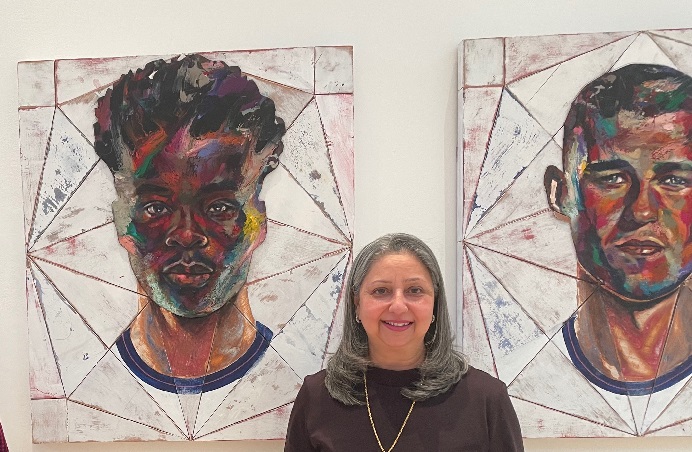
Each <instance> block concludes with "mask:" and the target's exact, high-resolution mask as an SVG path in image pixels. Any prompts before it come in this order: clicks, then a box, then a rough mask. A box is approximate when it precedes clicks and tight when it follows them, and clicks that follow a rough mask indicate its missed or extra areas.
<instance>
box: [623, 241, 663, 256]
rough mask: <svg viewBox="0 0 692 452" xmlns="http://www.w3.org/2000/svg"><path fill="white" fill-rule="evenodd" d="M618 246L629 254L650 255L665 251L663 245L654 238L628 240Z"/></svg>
mask: <svg viewBox="0 0 692 452" xmlns="http://www.w3.org/2000/svg"><path fill="white" fill-rule="evenodd" d="M617 248H618V249H619V250H620V251H622V252H625V253H627V254H631V255H633V256H639V257H648V256H652V255H654V254H657V253H660V252H661V251H663V245H661V244H660V243H658V242H654V241H652V240H628V241H626V242H624V243H621V244H620V245H617Z"/></svg>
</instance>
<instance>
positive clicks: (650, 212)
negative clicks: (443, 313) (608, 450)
mask: <svg viewBox="0 0 692 452" xmlns="http://www.w3.org/2000/svg"><path fill="white" fill-rule="evenodd" d="M691 46H692V31H690V30H654V31H641V32H621V33H596V34H581V35H555V36H533V37H500V38H491V39H476V40H468V41H464V42H463V43H462V44H461V45H460V48H459V92H458V96H459V147H458V149H459V159H458V160H459V165H460V168H459V174H460V176H459V177H460V180H459V183H458V187H459V196H458V199H459V204H458V225H459V228H458V229H459V237H458V248H459V262H458V277H459V281H460V295H461V296H460V299H461V301H460V303H461V305H462V306H461V309H462V316H461V321H460V324H459V325H458V328H459V331H458V335H459V337H460V338H462V343H463V350H464V352H465V353H466V354H467V355H468V356H469V357H470V361H471V364H472V365H474V366H475V367H478V368H480V369H482V370H484V371H486V372H488V373H490V374H492V375H494V376H496V377H498V378H500V379H501V380H503V381H504V382H505V383H506V384H507V386H508V389H509V393H510V395H511V397H512V400H513V403H514V406H515V408H516V410H517V413H518V416H519V419H520V421H521V424H522V429H523V433H524V435H525V436H527V437H564V436H567V437H625V436H649V435H671V436H681V435H682V436H685V435H689V434H690V432H691V430H690V426H691V425H692V410H691V409H690V407H689V405H687V402H686V401H688V400H689V397H690V394H692V383H690V373H691V372H692V367H691V366H690V364H691V363H690V353H691V352H692V350H691V347H690V340H691V338H692V335H691V334H690V329H689V328H688V327H686V326H680V325H688V324H690V320H691V318H690V315H692V314H690V310H689V306H690V304H691V303H692V300H690V298H689V288H688V287H687V286H688V284H689V280H688V278H687V277H688V276H689V265H688V262H687V260H686V251H684V250H685V249H686V248H685V247H686V246H687V244H688V243H689V225H687V226H683V227H680V228H677V229H676V227H677V226H674V225H673V222H672V220H671V218H682V217H687V216H688V215H689V212H690V210H689V206H688V205H687V204H686V202H687V199H688V196H689V193H690V187H691V186H692V179H691V178H690V175H691V174H690V173H689V172H688V171H687V170H688V169H689V168H687V166H686V165H687V162H689V161H690V158H692V152H691V151H690V146H689V143H690V141H689V139H690V135H689V128H688V127H687V126H680V128H679V129H677V127H678V125H679V124H682V123H683V122H686V121H687V119H686V118H687V115H688V113H687V111H688V107H689V105H690V101H689V94H690V91H689V89H688V88H687V87H688V86H689V79H686V78H684V76H681V75H679V73H682V74H687V75H689V74H690V73H691V71H692V47H691ZM644 66H646V67H644ZM642 67H644V69H642ZM639 71H650V72H651V71H653V72H656V73H663V72H665V73H666V74H676V75H674V76H670V77H668V78H665V77H664V78H659V79H658V80H665V81H645V82H641V83H639V82H632V83H634V85H633V86H634V88H631V86H632V85H628V86H630V88H629V89H630V92H628V93H625V94H618V95H619V96H620V95H621V96H622V97H612V98H611V99H616V100H615V103H618V102H619V103H620V104H623V102H624V103H626V102H630V98H631V96H632V92H631V90H632V89H634V92H635V94H636V95H639V98H636V96H635V98H634V101H631V102H630V103H632V102H633V103H634V104H637V103H638V102H640V101H641V103H642V105H644V103H646V102H650V104H646V105H655V103H656V102H658V103H659V104H661V105H662V102H664V100H665V99H662V97H661V96H663V97H665V95H666V94H665V93H664V92H668V91H666V90H669V89H670V90H671V91H670V92H671V93H672V92H675V93H676V94H679V95H680V97H679V98H678V100H676V102H675V105H673V104H672V103H670V102H666V106H665V107H662V108H665V111H663V110H661V112H659V113H655V114H654V113H651V114H650V113H648V112H646V111H643V110H642V111H639V110H637V112H635V113H631V118H630V119H631V120H632V121H634V122H636V124H637V127H638V128H637V127H634V126H631V125H628V124H627V123H626V120H625V119H624V115H625V114H624V113H617V114H616V116H615V117H614V118H610V119H608V118H606V116H607V115H606V113H602V111H601V110H599V109H603V108H605V107H603V105H602V104H603V103H606V102H611V101H610V100H608V101H606V100H604V97H598V96H599V91H601V90H606V88H608V84H609V83H610V82H611V81H613V80H615V81H614V82H613V83H620V80H621V78H620V77H624V76H622V74H624V73H635V74H638V73H639ZM676 71H679V72H676ZM604 74H606V75H604ZM612 74H615V75H612ZM638 76H639V75H637V77H638ZM601 77H603V78H601ZM661 77H663V76H661ZM594 81H595V82H594ZM592 82H594V83H592ZM623 83H624V82H623ZM589 84H592V85H591V88H590V89H591V91H588V92H587V93H586V94H580V93H583V92H582V89H584V88H585V87H587V85H589ZM664 84H667V85H666V86H665V87H664V86H663V85H664ZM623 86H624V85H623ZM623 90H624V91H627V90H626V89H624V88H623ZM656 90H659V91H656ZM644 91H646V92H647V93H650V92H656V93H659V94H657V96H658V97H657V98H656V99H647V98H645V97H646V95H648V94H644ZM637 93H638V94H637ZM661 93H664V94H661ZM578 96H581V98H580V99H581V100H580V101H579V102H581V104H580V105H581V106H580V107H578V108H584V109H586V110H587V113H583V114H584V115H586V117H587V118H591V116H589V115H590V114H591V113H589V112H591V111H592V110H593V111H598V114H601V116H598V117H597V119H596V120H594V122H595V124H596V125H595V126H593V124H591V125H589V127H595V128H596V129H598V127H600V126H601V125H603V124H606V123H607V124H608V125H609V126H611V129H609V130H608V131H606V130H605V129H598V130H600V131H601V132H603V134H604V135H603V136H607V138H603V136H601V135H598V133H600V132H597V133H595V138H593V139H592V141H588V140H584V142H580V141H578V140H576V139H575V140H573V141H570V140H571V138H569V137H574V136H581V135H579V134H582V133H585V132H584V130H585V129H586V128H587V126H574V121H576V120H575V119H574V117H575V116H578V115H579V114H582V113H579V111H580V110H578V108H577V107H574V108H572V105H573V102H575V103H578V101H577V100H576V99H577V98H578ZM627 96H630V97H627ZM594 99H596V100H594ZM623 99H625V100H624V101H623ZM599 102H600V103H601V104H598V103H599ZM620 104H618V105H617V106H616V107H613V108H615V109H616V111H625V110H624V108H625V107H624V106H622V105H620ZM583 105H586V107H582V106H583ZM621 107H622V108H623V110H618V109H619V108H621ZM635 107H636V105H635ZM635 107H632V109H633V110H636V108H635ZM628 108H629V107H628ZM644 108H645V107H642V109H644ZM646 108H649V107H646ZM652 108H653V107H652ZM589 109H591V110H589ZM568 113H569V114H568ZM628 114H629V113H628ZM595 115H596V113H594V117H595ZM618 115H619V116H618ZM570 118H571V119H570ZM604 118H606V119H608V120H607V121H606V119H604ZM681 118H683V119H681ZM599 121H601V122H599ZM608 121H610V122H608ZM644 123H646V125H644ZM568 125H569V127H570V128H569V130H568V131H566V130H565V129H566V128H567V127H568ZM673 129H676V130H678V131H679V132H680V135H679V136H676V137H673V136H672V135H671V134H669V133H668V132H663V134H661V135H656V137H654V135H648V136H647V137H644V134H645V132H644V131H645V130H647V131H654V132H656V133H657V132H658V131H663V130H666V131H667V130H673ZM623 131H627V132H628V133H629V135H628V137H630V138H632V137H635V138H636V140H634V139H632V140H630V141H623V140H622V137H623V136H624V134H625V133H624V132H623ZM568 132H569V133H568ZM647 133H648V132H647ZM566 134H568V139H567V140H565V139H564V138H565V136H566ZM635 141H636V142H635ZM566 143H567V144H566ZM573 143H574V149H575V150H576V149H579V150H581V149H582V147H583V149H584V152H585V154H584V156H583V160H580V161H578V162H577V165H576V166H575V168H574V171H573V172H571V173H570V172H569V165H570V162H572V160H573V159H574V155H573V154H571V153H570V152H572V153H574V152H578V151H573V150H571V149H572V148H571V147H570V146H571V144H573ZM673 143H675V144H673ZM580 146H581V147H580ZM599 153H600V154H599ZM604 155H605V157H604ZM597 156H598V157H597ZM614 156H620V157H617V158H616V157H614ZM599 159H600V161H598V160H599ZM645 160H646V162H647V163H644V161H645ZM597 161H598V162H597ZM603 162H605V163H603ZM613 162H617V163H613ZM652 162H653V163H652ZM667 162H668V163H670V165H668V166H666V165H665V164H666V163H667ZM596 163H599V164H602V168H600V169H599V168H598V165H597V164H596ZM646 165H649V166H646ZM605 167H608V168H609V169H608V171H609V173H608V174H605V173H603V172H602V170H603V168H605ZM664 167H665V168H666V171H667V170H670V169H672V168H675V171H674V174H673V173H665V174H664V173H663V172H662V171H663V168H664ZM548 168H554V169H555V171H552V170H551V171H552V172H551V171H548ZM594 174H596V175H598V178H596V179H594V178H595V177H596V176H594ZM560 175H563V176H564V179H560ZM570 177H572V179H570ZM588 177H592V179H588ZM570 184H571V185H570ZM628 184H629V185H628ZM566 186H571V187H576V188H574V190H573V192H569V191H564V190H566V189H564V187H566ZM623 187H624V188H623ZM633 187H634V188H633ZM557 188H562V189H563V191H562V192H560V191H559V190H557ZM616 188H617V189H618V190H620V189H622V190H625V191H627V193H628V194H626V195H625V194H622V196H621V195H618V194H616V193H615V189H616ZM606 191H607V195H604V196H603V197H600V198H594V196H595V195H594V193H600V194H602V193H604V192H606ZM623 193H624V192H623ZM551 196H552V198H551ZM570 196H572V197H573V198H570ZM670 196H675V197H677V198H676V199H678V201H676V203H675V204H674V205H668V204H665V202H666V201H665V200H666V199H669V197H670ZM567 198H569V199H567ZM570 200H571V201H570ZM594 200H595V201H594ZM641 201H644V203H643V204H642V203H641ZM569 202H572V204H569ZM611 202H612V203H614V204H613V205H615V204H617V203H618V202H619V203H620V205H621V206H624V207H621V212H620V214H619V215H620V216H619V217H618V216H617V215H615V213H613V212H615V210H614V209H613V208H612V206H611V205H610V204H608V203H611ZM566 205H571V206H572V207H573V209H572V210H570V209H569V208H566V207H565V206H566ZM561 208H562V210H561ZM599 209H600V210H599ZM609 209H610V210H609ZM623 209H624V210H623ZM606 211H607V212H610V213H612V215H611V216H609V217H608V216H606V215H605V214H604V213H603V212H606ZM622 212H624V213H622ZM642 214H644V217H642ZM630 217H631V218H630ZM630 219H631V220H632V221H631V222H629V223H627V225H625V223H626V222H627V221H629V220H630ZM580 222H581V223H580ZM682 223H684V221H683V222H682ZM682 223H681V224H682ZM583 224H588V225H592V226H593V230H596V231H597V234H596V233H595V234H594V236H595V237H596V239H595V240H596V242H598V243H597V244H596V245H594V246H593V247H592V248H588V249H587V248H585V247H584V246H585V245H584V243H585V242H584V240H582V239H581V233H580V232H579V231H580V227H581V226H580V225H583ZM608 227H609V228H610V231H611V232H612V234H613V235H616V236H617V240H619V242H616V246H614V247H613V248H612V249H611V250H610V251H604V250H603V249H604V248H605V247H606V245H607V243H606V241H607V236H606V235H605V234H601V231H602V230H604V229H606V228H608ZM664 236H665V238H663V237H664ZM598 240H600V242H599V241H598ZM674 244H677V245H674ZM676 246H677V248H676ZM674 248H675V250H673V249H674ZM613 250H614V251H613ZM671 250H672V251H671ZM589 252H591V254H589ZM618 253H620V254H618ZM666 253H668V254H666ZM664 254H665V256H666V257H665V258H664V257H662V256H663V255H664ZM621 255H623V256H625V257H623V259H627V262H628V263H629V264H631V265H630V267H636V266H639V268H641V269H642V270H641V271H640V273H636V272H635V273H632V274H631V275H630V273H627V272H629V267H628V268H624V266H620V267H618V263H617V262H616V261H617V258H618V257H617V256H621ZM655 259H660V261H655ZM589 261H591V263H590V264H589V263H588V262H589ZM673 261H675V262H677V264H679V265H677V266H676V268H675V270H674V271H672V270H671V271H669V272H668V273H666V271H667V270H666V269H667V268H668V266H669V265H670V264H671V262H673ZM604 269H607V270H609V272H610V273H608V271H605V270H604ZM599 272H600V273H599ZM613 274H615V276H612V275H613ZM623 275H627V276H623ZM669 276H670V277H671V278H672V279H673V280H674V281H673V282H672V283H670V284H668V283H667V281H666V278H667V277H669ZM618 278H620V279H624V281H625V282H624V283H622V286H623V287H618V286H617V284H616V283H614V282H613V280H617V281H619V280H620V279H618ZM627 278H629V279H627ZM642 281H645V283H644V282H642ZM637 284H639V285H637ZM666 284H668V285H666ZM664 286H665V289H661V290H660V291H658V292H657V290H658V289H657V288H659V287H664ZM627 290H630V292H627ZM623 293H629V294H630V296H629V297H628V296H624V295H622V294H623ZM614 300H615V301H616V302H615V301H614ZM594 313H601V314H602V315H600V316H599V315H596V314H594ZM657 316H658V317H657ZM654 318H655V321H654V320H652V319H654ZM585 319H586V320H585ZM587 320H588V321H587ZM589 322H590V323H589ZM654 324H655V325H657V326H656V327H654V326H653V325H654ZM623 331H626V332H625V333H623ZM623 338H624V339H623ZM633 363H634V364H633ZM671 363H674V364H671ZM637 366H639V367H637Z"/></svg>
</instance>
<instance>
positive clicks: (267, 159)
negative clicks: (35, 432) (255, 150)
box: [259, 141, 284, 182]
mask: <svg viewBox="0 0 692 452" xmlns="http://www.w3.org/2000/svg"><path fill="white" fill-rule="evenodd" d="M283 150H284V143H283V141H279V142H278V143H275V142H269V143H267V144H266V145H265V146H264V149H262V151H261V152H260V154H264V157H263V158H264V166H263V167H262V170H261V172H260V178H259V182H262V180H263V179H264V177H265V176H266V175H267V174H269V173H271V172H272V171H274V170H275V169H276V168H277V167H278V166H279V155H281V153H282V152H283Z"/></svg>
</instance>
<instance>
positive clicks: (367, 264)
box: [325, 234, 468, 405]
mask: <svg viewBox="0 0 692 452" xmlns="http://www.w3.org/2000/svg"><path fill="white" fill-rule="evenodd" d="M401 253H409V254H411V255H413V256H415V257H417V258H418V259H419V260H420V261H421V263H422V264H423V265H424V266H425V268H427V270H428V272H430V277H431V279H432V283H433V287H434V290H435V305H434V308H433V314H434V315H435V321H434V322H433V323H432V325H431V326H430V328H429V329H428V332H427V333H426V334H425V339H424V342H425V359H424V360H423V363H422V364H421V365H420V367H419V371H420V375H421V378H420V380H418V381H417V382H415V383H414V384H413V385H412V386H411V387H406V388H403V389H402V390H401V394H402V395H403V396H404V397H407V398H409V399H411V400H425V399H428V398H430V397H434V396H436V395H438V394H442V393H444V392H447V391H448V390H449V389H450V388H451V387H452V386H453V385H454V384H455V383H457V382H458V381H459V380H460V379H461V377H462V376H463V375H464V374H465V373H466V371H467V370H468V363H467V362H466V359H465V358H464V357H463V356H462V355H461V354H460V353H458V352H457V351H456V350H455V349H454V343H453V342H454V337H453V334H452V327H451V322H450V319H449V312H448V311H447V298H446V297H445V289H444V284H443V281H442V272H441V271H440V266H439V264H438V263H437V259H435V255H434V254H433V252H432V250H430V248H429V247H428V246H427V245H426V244H425V243H423V241H421V240H420V239H419V238H417V237H414V236H412V235H409V234H388V235H385V236H382V237H380V238H379V239H377V240H375V241H373V242H372V243H369V244H368V245H366V246H365V247H364V248H363V249H362V250H361V251H360V253H358V255H357V256H356V258H355V259H354V260H353V265H352V266H351V271H350V273H349V276H348V281H347V282H346V284H347V286H346V290H345V291H344V299H343V301H342V303H344V304H345V306H344V307H345V309H344V331H343V335H342V338H341V343H340V344H339V347H338V349H337V350H336V352H335V353H334V355H333V356H332V357H331V359H330V360H329V362H328V363H327V376H326V380H325V384H326V386H327V390H328V391H329V394H330V395H331V396H332V397H333V398H335V399H336V400H339V401H340V402H342V403H344V404H346V405H363V404H364V403H365V396H364V394H363V385H362V383H363V373H364V372H365V371H366V369H367V367H368V366H372V365H373V363H372V362H371V361H370V358H369V349H368V336H367V334H366V333H365V329H364V328H363V326H362V325H361V324H360V323H358V322H356V304H355V300H356V297H357V295H358V292H359V291H360V287H361V285H362V284H363V280H364V279H365V276H366V275H367V274H368V271H370V268H371V267H372V265H373V264H374V263H375V262H376V261H377V260H378V259H380V258H381V257H382V256H385V255H389V254H401Z"/></svg>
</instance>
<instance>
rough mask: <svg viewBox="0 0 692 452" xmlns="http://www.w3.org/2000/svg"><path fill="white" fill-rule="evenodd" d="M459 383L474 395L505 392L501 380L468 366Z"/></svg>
mask: <svg viewBox="0 0 692 452" xmlns="http://www.w3.org/2000/svg"><path fill="white" fill-rule="evenodd" d="M460 383H462V384H464V385H465V386H467V387H468V389H469V391H472V392H474V393H476V394H504V393H506V392H507V386H506V385H505V383H504V382H503V381H502V380H500V379H498V378H496V377H493V376H492V375H490V374H489V373H487V372H484V371H482V370H480V369H476V368H475V367H473V366H469V369H468V371H467V372H466V373H465V374H464V376H463V377H462V378H461V381H460Z"/></svg>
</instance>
